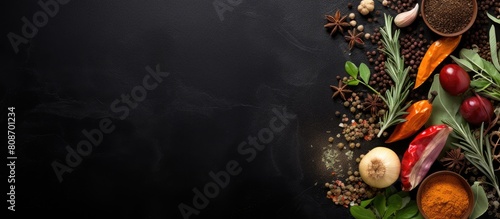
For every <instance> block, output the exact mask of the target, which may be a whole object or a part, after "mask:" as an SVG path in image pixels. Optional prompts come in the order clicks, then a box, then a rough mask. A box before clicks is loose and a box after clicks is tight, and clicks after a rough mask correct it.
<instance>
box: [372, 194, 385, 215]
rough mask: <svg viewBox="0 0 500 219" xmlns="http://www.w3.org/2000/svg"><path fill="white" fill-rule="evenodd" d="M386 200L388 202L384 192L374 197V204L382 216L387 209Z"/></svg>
mask: <svg viewBox="0 0 500 219" xmlns="http://www.w3.org/2000/svg"><path fill="white" fill-rule="evenodd" d="M385 202H386V200H385V197H384V195H382V194H378V195H377V196H375V198H374V199H373V206H374V207H375V209H376V210H377V212H378V214H379V215H380V216H382V215H384V213H385V209H386V206H385Z"/></svg>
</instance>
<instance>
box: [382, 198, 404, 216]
mask: <svg viewBox="0 0 500 219" xmlns="http://www.w3.org/2000/svg"><path fill="white" fill-rule="evenodd" d="M402 202H403V200H402V198H401V196H399V195H398V194H394V195H391V196H390V197H389V198H388V199H387V210H386V211H385V214H384V217H383V218H388V217H389V216H391V215H392V214H394V212H396V211H397V210H399V209H400V208H401V205H402Z"/></svg>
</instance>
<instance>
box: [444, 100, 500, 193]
mask: <svg viewBox="0 0 500 219" xmlns="http://www.w3.org/2000/svg"><path fill="white" fill-rule="evenodd" d="M438 100H439V101H441V104H443V103H442V100H441V99H438ZM444 110H445V111H446V113H447V114H448V118H447V119H444V120H443V123H445V124H446V125H448V126H450V127H451V128H453V132H452V134H451V136H452V137H453V138H455V139H457V140H458V142H453V143H452V144H453V145H454V146H456V147H458V148H460V149H462V151H463V152H464V156H465V158H466V159H467V160H468V161H469V162H470V163H471V164H472V165H474V166H475V167H476V168H477V169H478V170H479V171H481V173H483V174H484V175H485V176H486V177H487V178H488V180H489V181H490V182H489V183H488V184H490V185H491V186H493V188H495V190H496V192H497V194H498V195H499V196H500V188H499V185H498V179H497V177H496V175H495V168H494V167H493V160H492V152H491V145H490V142H489V141H484V138H486V139H488V138H489V137H488V136H489V135H486V136H483V135H482V133H484V132H483V131H484V123H483V124H481V128H480V132H479V133H481V134H480V135H479V138H476V137H475V136H474V134H473V132H472V131H471V129H470V126H469V124H468V123H466V122H461V121H462V120H461V117H460V116H458V115H457V114H456V113H455V114H453V113H451V112H450V111H449V110H448V109H447V108H444Z"/></svg>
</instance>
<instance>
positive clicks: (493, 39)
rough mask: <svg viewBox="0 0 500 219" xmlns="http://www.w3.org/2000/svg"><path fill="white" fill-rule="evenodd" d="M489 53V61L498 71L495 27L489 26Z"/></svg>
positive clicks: (499, 65)
mask: <svg viewBox="0 0 500 219" xmlns="http://www.w3.org/2000/svg"><path fill="white" fill-rule="evenodd" d="M490 53H491V61H492V62H493V64H494V65H495V68H496V69H497V70H498V71H500V63H499V62H498V53H497V36H496V34H495V25H491V28H490Z"/></svg>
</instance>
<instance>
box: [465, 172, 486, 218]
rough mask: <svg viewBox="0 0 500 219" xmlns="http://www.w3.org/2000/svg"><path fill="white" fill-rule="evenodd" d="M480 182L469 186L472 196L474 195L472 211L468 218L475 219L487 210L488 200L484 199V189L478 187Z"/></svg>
mask: <svg viewBox="0 0 500 219" xmlns="http://www.w3.org/2000/svg"><path fill="white" fill-rule="evenodd" d="M480 184H481V183H480V182H477V181H476V182H474V184H473V185H472V186H471V188H472V194H473V195H474V201H475V203H474V209H473V210H472V214H471V216H470V217H469V218H472V219H475V218H478V217H479V216H481V215H483V214H484V212H486V210H488V198H487V197H486V192H484V188H483V187H482V186H481V185H480Z"/></svg>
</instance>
